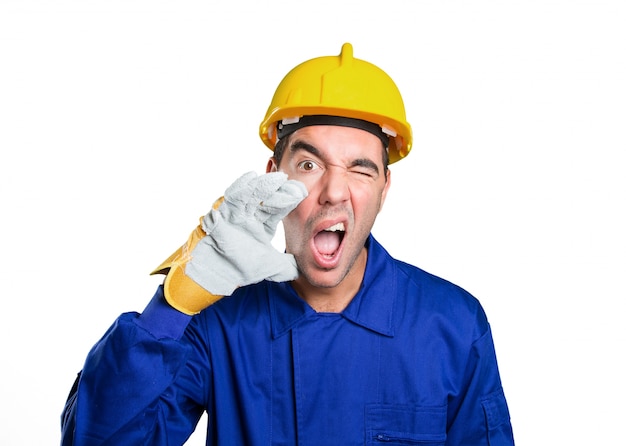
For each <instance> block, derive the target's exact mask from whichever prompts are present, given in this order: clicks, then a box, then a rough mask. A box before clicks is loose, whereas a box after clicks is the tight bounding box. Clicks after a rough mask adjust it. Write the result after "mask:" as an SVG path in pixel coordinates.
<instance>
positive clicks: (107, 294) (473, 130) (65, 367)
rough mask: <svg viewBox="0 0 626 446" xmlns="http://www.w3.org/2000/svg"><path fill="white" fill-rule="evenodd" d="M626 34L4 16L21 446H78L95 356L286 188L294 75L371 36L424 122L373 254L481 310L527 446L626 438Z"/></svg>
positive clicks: (326, 17)
mask: <svg viewBox="0 0 626 446" xmlns="http://www.w3.org/2000/svg"><path fill="white" fill-rule="evenodd" d="M305 5H306V6H305ZM625 23H626V3H625V2H622V1H620V0H614V1H609V0H595V1H593V2H592V1H565V0H541V1H539V0H537V1H533V0H530V1H485V0H476V1H463V2H462V1H442V0H439V1H409V0H406V1H400V0H386V1H377V2H373V1H363V0H360V1H356V0H354V1H338V0H333V1H326V0H321V1H320V0H318V1H316V2H293V1H290V2H288V1H248V2H241V1H240V2H210V1H203V2H201V1H159V0H156V1H155V0H136V1H133V0H130V1H90V0H86V1H85V0H81V1H78V0H76V1H43V0H41V1H35V0H21V1H18V0H3V1H2V3H0V148H1V157H2V158H1V161H0V188H1V189H0V191H1V197H0V200H1V201H0V209H2V216H3V217H2V224H1V231H0V243H1V245H0V253H1V255H0V258H1V260H0V262H1V263H0V271H1V275H2V276H1V277H2V280H1V283H2V287H1V288H0V290H1V296H2V306H1V310H0V342H1V355H0V373H1V380H0V401H1V403H0V404H1V405H2V407H3V409H4V410H3V413H4V415H3V421H2V428H1V429H0V436H1V438H0V442H1V443H2V444H5V445H11V446H14V445H29V446H31V445H39V444H58V442H59V438H60V434H59V433H60V428H59V424H60V423H59V416H60V413H61V410H62V407H63V404H64V401H65V397H66V396H67V393H68V391H69V389H70V386H71V385H72V382H73V380H74V376H75V374H76V372H78V370H80V369H81V367H82V364H83V360H84V358H85V356H86V354H87V352H88V350H89V349H90V347H91V346H92V345H93V344H94V343H95V342H96V341H97V340H98V338H99V337H100V336H101V335H102V334H103V333H104V331H105V330H106V329H107V328H108V326H109V325H110V324H111V323H112V321H113V320H114V319H115V318H116V317H117V316H118V315H119V314H120V313H122V312H124V311H130V310H134V311H141V310H142V309H143V307H144V305H145V304H146V303H147V302H148V300H149V299H150V298H151V296H152V294H153V292H154V290H155V288H156V286H157V285H158V283H159V282H160V280H161V279H160V277H159V278H157V277H151V276H149V275H148V273H149V272H150V271H151V269H152V268H153V267H155V266H156V265H157V264H158V263H160V261H161V260H163V259H164V258H165V257H167V256H168V255H169V254H170V253H171V252H172V251H173V250H174V249H176V248H177V247H178V246H179V245H180V244H181V243H182V242H183V241H184V240H185V239H186V238H187V235H188V233H189V232H190V231H191V230H192V229H193V228H194V227H195V225H196V224H197V219H198V218H199V217H200V216H201V215H202V214H204V213H205V212H206V211H207V210H208V208H209V206H210V204H211V203H212V201H213V200H214V199H215V198H216V197H217V196H219V195H221V193H222V192H223V190H224V188H225V187H227V186H228V185H229V184H230V183H231V181H232V180H234V179H235V178H237V177H238V176H239V175H240V174H242V173H244V172H246V171H249V170H256V171H258V172H259V173H261V172H263V171H264V168H265V163H266V159H267V158H268V156H269V155H270V152H269V151H268V150H267V149H266V148H265V147H264V146H263V145H262V143H261V142H260V140H259V139H258V135H257V129H258V124H259V122H260V121H261V119H262V117H263V115H264V113H265V110H266V108H267V106H268V105H269V101H270V98H271V95H272V94H273V91H274V88H275V87H276V85H277V84H278V82H279V81H280V79H281V78H282V76H283V75H284V74H286V72H287V71H288V70H289V69H290V68H292V67H293V66H295V65H296V64H297V63H300V62H302V61H304V60H306V59H309V58H312V57H316V56H322V55H335V54H338V53H339V51H340V47H341V44H342V43H344V42H346V41H349V42H351V43H352V44H353V45H354V55H355V57H358V58H362V59H365V60H368V61H371V62H373V63H375V64H377V65H379V66H380V67H382V68H383V69H385V70H386V71H387V72H388V73H389V74H390V75H391V76H392V77H393V78H394V79H395V80H396V82H397V84H398V86H399V87H400V89H401V91H402V92H403V95H404V98H405V103H406V108H407V113H408V119H409V120H410V122H411V123H412V125H413V127H414V137H415V140H414V149H413V152H412V153H411V154H410V156H409V157H408V158H407V159H405V160H403V161H401V162H400V163H398V164H395V165H393V166H392V175H393V177H392V179H393V180H392V189H391V191H390V196H389V197H388V201H387V203H386V205H385V209H384V210H383V213H382V214H381V216H380V218H379V220H378V222H377V223H376V226H375V227H374V230H373V232H374V235H375V236H376V237H377V238H378V239H379V240H380V241H381V242H382V243H383V244H384V245H385V246H386V247H387V248H388V250H389V251H390V252H391V253H392V254H393V255H394V256H396V257H397V258H400V259H402V260H406V261H409V262H411V263H414V264H416V265H418V266H420V267H422V268H424V269H426V270H428V271H430V272H433V273H435V274H437V275H440V276H443V277H445V278H447V279H449V280H451V281H453V282H456V283H458V284H459V285H461V286H463V287H464V288H466V289H468V290H469V291H470V292H472V293H473V294H474V295H476V297H478V298H479V299H480V301H481V302H482V304H483V306H484V307H485V309H486V311H487V314H488V316H489V319H490V321H491V323H492V328H493V331H494V338H495V343H496V349H497V352H498V358H499V363H500V369H501V375H502V380H503V384H504V388H505V392H506V394H507V398H508V402H509V406H510V410H511V416H512V421H513V427H514V432H515V435H516V439H517V444H519V445H532V446H538V445H557V444H558V445H571V444H618V443H619V441H623V422H624V415H626V413H625V411H624V409H623V402H624V398H625V397H626V389H625V385H624V376H625V375H626V366H625V365H624V356H625V355H624V345H625V341H626V335H625V329H624V322H623V319H624V310H623V303H622V301H623V300H624V298H625V297H626V285H625V279H626V275H625V267H626V237H625V235H624V228H625V227H626V217H625V216H624V207H625V204H626V200H625V199H626V179H625V176H626V175H625V173H624V170H625V169H624V168H625V167H626V166H625V164H626V162H625V161H624V156H623V155H624V151H625V149H626V135H625V128H626V126H625V124H626V105H625V104H626V87H625V85H626V82H625V79H626V56H625V55H626V26H625ZM277 243H278V246H279V242H277ZM202 428H203V427H201V428H200V429H199V430H202ZM202 438H203V435H201V432H200V433H196V434H194V436H193V437H192V440H190V442H189V444H196V445H199V444H202V443H203V440H202Z"/></svg>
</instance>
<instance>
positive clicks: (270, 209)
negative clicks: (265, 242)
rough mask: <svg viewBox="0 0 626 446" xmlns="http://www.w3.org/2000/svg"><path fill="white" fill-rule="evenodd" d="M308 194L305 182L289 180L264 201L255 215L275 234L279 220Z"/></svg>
mask: <svg viewBox="0 0 626 446" xmlns="http://www.w3.org/2000/svg"><path fill="white" fill-rule="evenodd" d="M307 195H308V191H307V189H306V187H305V186H304V184H302V183H301V182H299V181H296V180H289V181H287V182H285V183H284V184H283V185H282V186H281V187H280V188H279V189H278V190H277V191H276V193H274V194H273V195H272V196H271V197H268V198H267V199H266V200H264V201H263V203H262V204H261V206H260V207H259V209H258V211H257V212H256V213H255V217H256V218H257V219H258V220H260V221H263V222H264V223H265V226H266V227H267V228H268V229H269V230H270V231H271V232H272V234H273V233H274V232H275V230H276V226H277V225H278V222H279V221H280V220H282V219H283V218H285V217H286V216H287V214H289V213H290V212H291V211H292V210H294V209H295V208H296V207H297V206H298V204H300V202H301V201H302V200H304V199H305V198H306V196H307Z"/></svg>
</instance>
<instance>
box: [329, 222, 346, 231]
mask: <svg viewBox="0 0 626 446" xmlns="http://www.w3.org/2000/svg"><path fill="white" fill-rule="evenodd" d="M345 230H346V228H345V226H344V225H343V223H337V224H336V225H332V226H331V227H330V228H327V229H324V231H331V232H337V231H345Z"/></svg>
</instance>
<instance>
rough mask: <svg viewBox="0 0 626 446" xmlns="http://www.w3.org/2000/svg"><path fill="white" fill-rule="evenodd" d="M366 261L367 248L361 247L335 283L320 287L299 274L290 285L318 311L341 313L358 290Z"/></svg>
mask: <svg viewBox="0 0 626 446" xmlns="http://www.w3.org/2000/svg"><path fill="white" fill-rule="evenodd" d="M366 263H367V250H366V249H363V251H362V252H361V254H359V256H358V257H357V259H356V261H355V262H354V264H353V265H352V267H351V268H350V269H349V271H348V272H347V274H346V275H345V276H344V277H343V279H341V281H340V282H339V283H338V284H337V285H334V286H331V287H320V286H316V285H314V284H312V283H311V282H309V281H308V280H307V279H306V278H305V277H304V276H300V277H298V278H297V279H296V280H295V281H293V282H292V286H293V287H294V289H295V290H296V292H297V293H298V295H299V296H300V297H301V298H302V299H303V300H304V301H305V302H306V303H308V304H309V305H310V306H311V307H312V308H313V309H314V310H315V311H317V312H318V313H341V312H342V311H343V310H345V308H346V307H347V306H348V304H349V303H350V302H351V301H352V298H354V296H355V295H356V293H357V292H358V291H359V288H360V287H361V282H362V281H363V275H364V274H365V264H366Z"/></svg>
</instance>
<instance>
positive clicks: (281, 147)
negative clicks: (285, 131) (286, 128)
mask: <svg viewBox="0 0 626 446" xmlns="http://www.w3.org/2000/svg"><path fill="white" fill-rule="evenodd" d="M292 135H293V133H290V134H289V135H287V136H286V137H284V138H283V139H279V140H278V142H277V143H276V145H275V146H274V159H275V160H276V166H277V167H280V162H281V161H282V159H283V155H284V154H285V149H286V148H287V146H288V145H289V141H291V136H292ZM381 146H382V144H381ZM382 152H383V169H384V174H385V181H387V171H388V170H389V149H388V148H387V147H384V146H383V150H382Z"/></svg>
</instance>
